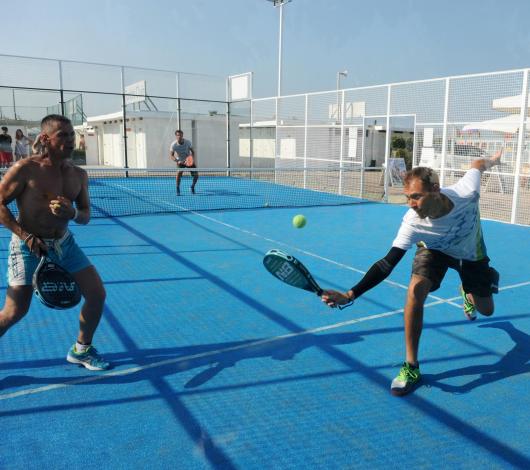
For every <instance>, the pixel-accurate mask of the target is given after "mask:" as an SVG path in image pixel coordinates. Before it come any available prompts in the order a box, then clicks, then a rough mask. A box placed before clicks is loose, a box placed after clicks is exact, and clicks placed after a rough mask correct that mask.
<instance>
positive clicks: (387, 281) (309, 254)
mask: <svg viewBox="0 0 530 470" xmlns="http://www.w3.org/2000/svg"><path fill="white" fill-rule="evenodd" d="M114 186H117V187H119V188H121V189H123V190H124V191H128V192H130V193H132V194H134V195H138V192H137V191H134V190H131V189H129V188H127V187H125V186H122V185H121V184H116V185H114ZM159 202H161V203H162V204H165V205H167V206H169V207H177V208H179V209H181V210H183V211H184V212H188V213H190V214H193V215H195V216H198V217H202V218H203V219H206V220H209V221H210V222H214V223H216V224H219V225H224V226H225V227H228V228H230V229H232V230H236V231H238V232H241V233H245V234H246V235H250V236H252V237H256V238H261V239H262V240H265V241H268V242H271V243H275V244H276V245H281V246H284V247H286V248H289V249H290V250H294V251H298V252H299V253H303V254H304V255H307V256H311V257H313V258H316V259H319V260H321V261H325V262H327V263H330V264H333V265H335V266H338V267H340V268H343V269H346V270H348V271H353V272H356V273H359V274H362V275H364V274H366V271H362V270H360V269H357V268H354V267H353V266H349V265H347V264H343V263H339V262H338V261H335V260H332V259H329V258H326V257H324V256H320V255H317V254H316V253H313V252H311V251H306V250H303V249H301V248H298V247H296V246H293V245H289V244H288V243H284V242H280V241H278V240H274V239H273V238H268V237H264V236H263V235H259V234H258V233H256V232H251V231H250V230H246V229H243V228H241V227H237V226H235V225H232V224H228V223H226V222H222V221H221V220H218V219H215V218H213V217H210V216H208V215H204V214H201V213H200V212H196V211H194V210H191V209H187V208H186V207H184V206H181V205H179V204H174V203H171V202H166V201H159ZM383 282H385V283H386V284H389V285H391V286H395V287H399V288H401V289H404V290H407V289H408V286H406V285H404V284H400V283H399V282H394V281H390V280H388V279H385V280H384V281H383ZM428 297H430V298H432V299H434V300H437V301H442V302H445V303H447V304H448V305H452V306H453V307H456V308H462V305H461V304H457V303H455V302H451V301H449V300H444V299H442V298H441V297H438V296H436V295H433V294H429V296H428ZM458 298H459V297H458Z"/></svg>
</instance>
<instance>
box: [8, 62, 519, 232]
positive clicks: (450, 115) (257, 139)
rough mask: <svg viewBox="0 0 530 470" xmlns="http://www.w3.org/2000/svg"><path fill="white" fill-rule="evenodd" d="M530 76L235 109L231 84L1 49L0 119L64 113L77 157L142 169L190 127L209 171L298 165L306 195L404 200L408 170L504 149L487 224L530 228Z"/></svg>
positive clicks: (460, 162)
mask: <svg viewBox="0 0 530 470" xmlns="http://www.w3.org/2000/svg"><path fill="white" fill-rule="evenodd" d="M528 73H529V69H520V70H511V71H504V72H496V73H485V74H474V75H463V76H455V77H446V78H439V79H434V80H421V81H413V82H405V83H394V84H386V85H378V86H369V87H359V88H353V89H344V90H332V91H326V92H321V93H305V94H298V95H291V96H282V97H271V98H261V99H252V100H246V101H245V100H242V101H234V102H231V103H230V102H228V100H227V96H228V94H227V80H226V77H216V76H209V75H200V74H190V73H185V72H174V71H167V70H154V69H146V68H139V67H126V66H120V65H107V64H96V63H84V62H76V61H63V60H52V59H42V58H31V57H18V56H9V55H0V124H1V125H2V126H6V127H8V133H9V134H10V135H13V136H14V135H15V131H16V129H21V130H22V131H23V133H24V134H25V135H27V136H29V137H30V138H34V137H35V136H36V135H37V134H38V132H39V124H40V120H41V119H42V118H43V117H44V116H45V115H47V114H50V113H60V114H64V115H66V116H68V117H69V118H70V119H72V122H73V123H74V126H75V130H76V133H77V140H76V147H77V148H76V151H75V152H74V155H73V157H74V160H75V161H76V162H77V163H79V164H84V165H87V166H89V167H130V168H173V166H174V164H173V162H171V161H170V160H169V158H168V150H169V145H170V143H171V142H172V141H173V140H174V132H175V130H176V129H179V128H180V129H182V130H183V131H184V134H185V137H186V138H189V139H190V140H191V141H192V142H193V145H194V148H195V150H196V155H197V164H198V166H199V168H201V167H202V168H219V169H222V168H225V169H226V168H263V169H267V168H276V169H289V168H292V169H296V168H297V169H299V170H300V172H301V174H302V177H301V178H300V179H299V180H297V181H298V183H297V184H299V185H301V186H302V187H304V188H308V189H315V190H318V191H325V192H333V193H337V194H342V195H350V196H355V197H362V198H366V199H371V200H382V201H387V202H396V203H402V202H404V199H403V196H402V194H401V193H402V180H401V175H402V173H403V171H404V170H406V169H409V168H411V167H412V166H417V165H424V166H430V167H433V168H435V169H436V170H438V171H439V172H440V176H441V181H442V184H444V185H449V184H451V183H453V182H454V181H456V180H457V179H458V178H460V177H461V176H462V174H463V173H464V172H465V171H466V169H467V168H469V165H470V162H471V160H472V159H473V158H477V157H482V156H487V155H492V154H493V153H495V152H496V151H497V150H499V149H501V148H502V149H504V157H503V164H502V165H501V166H500V167H495V168H494V169H492V171H489V172H486V173H485V174H484V176H483V180H482V197H481V212H482V216H483V217H487V218H492V219H496V220H501V221H506V222H511V223H519V224H525V225H530V150H529V149H530V137H529V132H528V127H529V112H528V111H529V100H528V94H529V91H530V90H529V86H530V85H529V83H528ZM13 140H14V139H13ZM13 144H14V142H13ZM307 169H311V171H310V172H309V171H306V170H307ZM318 169H321V170H322V175H324V174H325V175H329V174H333V175H334V177H333V181H332V180H331V179H330V178H329V177H327V176H326V177H319V172H318V171H315V170H318ZM330 170H332V171H331V172H330ZM278 174H281V172H279V173H278ZM279 178H280V179H281V177H279Z"/></svg>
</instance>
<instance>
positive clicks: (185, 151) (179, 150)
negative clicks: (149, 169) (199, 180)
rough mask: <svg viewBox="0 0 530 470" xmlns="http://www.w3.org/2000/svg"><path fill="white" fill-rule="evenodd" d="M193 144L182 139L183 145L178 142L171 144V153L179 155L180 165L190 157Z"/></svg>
mask: <svg viewBox="0 0 530 470" xmlns="http://www.w3.org/2000/svg"><path fill="white" fill-rule="evenodd" d="M190 149H191V142H190V141H189V140H187V139H182V143H181V144H179V142H178V140H174V141H173V142H171V145H170V146H169V151H170V152H174V153H176V154H177V161H178V162H179V163H184V162H185V161H186V157H187V156H188V155H190Z"/></svg>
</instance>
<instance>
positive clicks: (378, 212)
mask: <svg viewBox="0 0 530 470" xmlns="http://www.w3.org/2000/svg"><path fill="white" fill-rule="evenodd" d="M136 181H139V179H137V180H136ZM201 183H204V180H202V181H201V180H199V183H198V185H197V194H196V195H195V196H192V195H189V194H185V195H183V196H181V197H180V198H177V196H176V195H175V193H174V191H175V190H174V181H173V180H172V179H168V180H167V181H166V184H165V185H164V184H163V182H162V183H160V184H159V185H158V189H157V190H156V191H153V195H152V197H153V199H152V200H149V199H146V197H147V196H146V194H147V192H146V190H143V189H142V188H141V187H140V186H138V187H135V186H134V184H135V182H134V181H133V182H132V184H131V185H128V186H126V187H125V186H124V184H125V183H124V182H123V181H122V180H119V181H114V182H113V183H112V185H109V184H107V183H106V182H105V181H99V180H97V181H93V182H91V188H92V190H93V191H94V192H93V193H92V203H93V205H94V215H97V216H98V217H97V218H93V219H92V221H91V222H90V224H89V225H88V226H77V225H75V224H72V226H71V229H72V231H73V233H74V234H75V236H76V239H77V242H78V244H79V245H80V246H81V247H82V248H83V250H84V251H85V253H86V254H87V255H88V256H89V257H90V259H91V260H92V261H93V263H94V265H95V266H96V267H97V269H98V271H99V273H100V274H101V276H102V278H103V280H104V283H105V286H106V290H107V302H106V308H105V312H104V315H103V319H102V321H101V323H100V326H99V329H98V331H97V332H96V336H95V339H94V345H95V346H96V347H97V348H98V350H99V351H100V352H101V354H102V355H103V356H104V358H105V359H107V360H109V361H111V362H112V364H113V368H112V369H111V370H109V371H105V372H90V371H88V370H86V369H84V368H81V367H78V366H76V365H73V364H69V363H67V362H66V361H65V356H66V353H67V351H68V348H69V347H70V346H71V344H72V343H73V342H74V341H75V338H76V335H77V329H78V314H79V308H80V306H78V307H76V308H74V309H72V310H67V311H56V310H50V309H48V308H46V307H44V306H43V305H42V304H41V303H40V302H39V301H38V300H37V299H34V302H33V304H32V307H31V309H30V312H29V313H28V315H27V316H26V317H25V318H24V319H23V320H22V321H21V322H20V323H19V324H18V325H15V326H14V327H13V328H12V329H11V330H10V331H9V332H8V333H7V334H6V335H5V336H4V337H2V338H1V340H0V430H1V434H2V443H1V451H0V468H2V469H22V468H24V469H25V468H34V467H39V468H53V469H62V468H64V469H66V468H68V469H72V468H79V467H81V468H84V469H115V468H116V469H117V468H150V469H166V468H167V469H169V468H171V469H174V468H177V469H207V468H221V469H230V468H237V469H263V468H274V469H290V468H325V469H332V468H337V469H339V468H340V469H345V468H364V467H371V468H393V467H401V466H407V467H415V468H418V467H420V468H470V467H473V468H529V467H530V431H529V425H528V423H529V422H530V395H529V393H528V387H529V380H530V307H529V302H528V299H529V298H530V268H529V266H528V260H529V253H530V228H529V227H523V226H516V225H509V224H503V223H499V222H492V221H484V222H483V228H484V232H485V240H486V244H487V247H488V253H489V256H490V258H491V260H492V262H491V264H492V266H494V267H495V268H496V269H497V270H498V271H499V272H500V273H501V282H500V285H501V291H500V293H499V294H498V295H497V296H496V297H495V301H496V312H495V314H494V315H493V316H492V317H489V318H487V317H483V316H480V315H479V318H478V320H477V321H475V322H469V321H467V320H466V319H465V317H464V315H463V312H462V308H461V298H460V296H459V293H458V285H459V279H458V277H457V275H456V273H454V272H451V271H450V272H449V273H448V275H447V276H446V278H445V280H444V282H443V284H442V287H441V288H440V289H439V290H438V291H436V292H435V293H433V295H432V296H430V297H429V298H428V301H427V305H426V308H425V317H424V330H423V335H422V339H421V345H420V364H421V371H422V374H423V382H422V384H421V386H420V387H419V388H417V389H416V390H415V391H414V392H413V393H412V394H410V395H407V396H405V397H402V398H398V397H394V396H392V395H391V394H390V391H389V387H390V382H391V380H392V379H393V378H394V377H395V375H397V373H398V371H399V368H400V366H401V363H402V362H403V360H404V339H403V316H402V308H403V305H404V302H405V295H406V285H407V283H408V279H409V276H410V269H411V262H412V255H413V252H412V251H410V252H409V253H408V254H407V256H406V258H405V259H403V260H402V261H401V263H400V264H399V265H398V266H397V268H396V269H395V270H394V271H393V272H392V274H391V275H390V277H389V278H388V279H387V281H385V282H383V283H382V284H380V285H379V286H377V287H376V288H375V289H373V290H371V291H369V292H367V293H366V294H365V295H364V296H363V297H361V298H360V299H357V300H356V302H355V304H354V305H353V306H351V307H349V308H347V309H345V310H342V311H339V310H338V309H329V308H328V307H326V306H325V305H324V304H323V303H322V302H321V301H320V300H319V298H318V297H317V296H315V295H314V294H311V293H309V292H305V291H303V290H299V289H295V288H293V287H290V286H288V285H286V284H283V283H281V282H280V281H278V279H276V278H274V277H273V276H271V275H270V274H269V273H268V272H267V271H266V270H265V269H264V268H263V265H262V259H263V256H264V254H265V253H266V252H267V251H268V250H269V249H271V248H277V249H280V250H282V251H285V252H287V253H291V254H292V255H294V256H296V257H297V258H299V259H300V260H301V261H303V262H304V264H305V265H306V266H307V267H308V268H309V269H310V271H311V272H312V274H313V275H314V277H315V279H316V280H317V282H318V283H319V284H320V285H321V286H322V287H324V288H333V289H342V290H347V289H348V288H350V287H351V286H352V285H353V284H355V283H356V282H357V281H358V280H359V279H360V278H361V277H362V275H363V273H364V271H366V270H367V269H368V268H369V267H370V266H371V264H372V263H373V262H375V261H376V260H378V259H379V258H381V257H382V256H384V255H385V254H386V252H387V251H388V249H389V247H390V245H391V242H392V240H393V238H394V235H395V233H396V231H397V229H398V227H399V223H400V221H401V218H402V216H403V214H404V213H405V211H406V208H405V207H404V206H396V205H386V204H378V203H371V204H363V203H359V202H360V200H357V199H355V198H346V197H340V196H335V197H336V198H339V199H340V200H339V201H336V200H333V201H330V200H327V199H326V198H328V197H330V196H329V195H325V194H324V193H317V192H312V191H306V190H301V191H305V192H306V193H307V194H308V196H307V197H309V198H318V197H321V198H323V199H322V200H321V203H322V205H320V206H316V205H314V203H313V202H311V201H312V200H308V202H306V203H305V204H301V206H304V207H290V208H289V207H282V206H286V205H287V204H283V203H282V202H279V201H276V202H275V201H274V200H273V199H271V198H270V197H268V196H267V197H265V198H263V194H264V190H263V187H264V186H267V185H271V186H274V185H273V184H272V183H267V182H263V181H256V182H254V183H253V185H252V191H251V192H250V193H245V192H244V191H242V190H241V189H240V188H238V187H237V185H236V186H234V185H228V184H227V185H225V183H223V182H221V183H219V185H218V186H208V187H206V186H205V185H203V186H202V187H201ZM98 186H101V187H103V186H105V188H106V190H109V192H108V193H104V192H97V190H96V188H97V187H98ZM188 186H189V179H186V178H184V180H183V185H182V190H183V192H187V191H188ZM109 188H110V189H109ZM118 188H121V189H120V190H118ZM279 192H281V190H280V191H279ZM275 194H278V188H276V192H275ZM125 195H127V197H128V201H129V202H128V203H127V204H128V205H129V209H130V208H131V207H133V208H139V207H140V206H141V205H142V204H145V205H147V206H149V208H150V209H151V211H152V212H153V213H152V214H141V213H142V212H143V211H140V210H138V212H137V213H138V214H140V215H132V216H125V215H124V216H121V213H120V211H119V210H118V211H117V215H110V216H107V217H101V216H102V215H109V214H111V211H110V210H109V209H108V207H107V206H106V205H105V204H107V203H113V204H115V205H116V207H117V206H118V205H119V201H118V200H119V199H120V198H122V197H125ZM131 198H132V199H131ZM227 198H228V199H230V198H233V199H234V200H236V199H237V201H238V203H239V206H240V207H241V208H242V209H244V210H241V209H238V210H235V209H233V210H206V211H203V210H201V209H203V208H207V209H221V208H222V207H224V206H223V204H226V200H227ZM253 199H256V202H255V203H254V202H252V200H253ZM219 200H223V201H224V202H223V204H221V205H219V206H217V205H216V201H219ZM206 204H207V205H206ZM234 204H235V203H234ZM173 205H178V206H179V207H180V208H181V209H183V210H182V211H180V212H174V213H163V212H164V211H166V210H169V209H171V207H172V206H173ZM201 205H203V206H202V207H201ZM124 207H125V206H124ZM257 207H261V208H257ZM133 212H134V211H133ZM145 212H148V211H147V210H146V211H145ZM156 212H160V213H158V214H157V213H156ZM125 213H126V211H125V210H124V211H123V214H125ZM296 214H304V215H305V216H306V217H307V221H308V223H307V226H306V227H305V228H303V229H295V228H293V226H292V224H291V219H292V218H293V216H294V215H296ZM9 239H10V233H9V232H8V231H7V230H5V229H1V231H0V249H1V254H2V255H1V258H2V260H1V262H0V270H1V288H2V289H3V291H4V292H5V288H6V281H5V269H6V256H7V247H8V242H9Z"/></svg>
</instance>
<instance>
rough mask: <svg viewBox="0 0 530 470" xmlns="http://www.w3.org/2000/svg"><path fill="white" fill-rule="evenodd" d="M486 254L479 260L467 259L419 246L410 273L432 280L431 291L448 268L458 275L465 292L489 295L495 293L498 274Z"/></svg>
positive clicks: (436, 286)
mask: <svg viewBox="0 0 530 470" xmlns="http://www.w3.org/2000/svg"><path fill="white" fill-rule="evenodd" d="M489 261H490V259H489V258H488V257H487V256H486V257H485V258H483V259H481V260H480V261H467V260H459V259H456V258H453V257H451V256H449V255H446V254H445V253H442V252H441V251H437V250H429V249H428V248H423V247H420V248H418V249H417V251H416V255H415V256H414V262H413V263H412V274H417V275H418V276H422V277H425V278H427V279H429V281H431V282H432V287H431V292H434V291H435V290H437V289H438V288H439V287H440V284H441V283H442V280H443V278H444V276H445V273H446V272H447V269H448V268H451V269H454V270H455V271H457V272H458V274H459V275H460V279H461V280H462V286H463V288H464V291H465V292H466V293H471V294H475V295H477V296H479V297H489V296H490V295H491V294H494V293H497V290H498V289H497V284H498V276H499V274H498V273H497V271H495V269H493V268H491V267H490V265H489Z"/></svg>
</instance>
